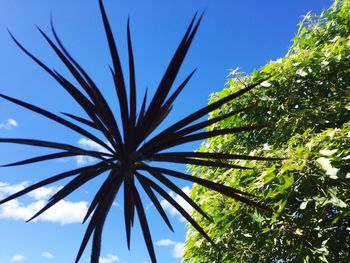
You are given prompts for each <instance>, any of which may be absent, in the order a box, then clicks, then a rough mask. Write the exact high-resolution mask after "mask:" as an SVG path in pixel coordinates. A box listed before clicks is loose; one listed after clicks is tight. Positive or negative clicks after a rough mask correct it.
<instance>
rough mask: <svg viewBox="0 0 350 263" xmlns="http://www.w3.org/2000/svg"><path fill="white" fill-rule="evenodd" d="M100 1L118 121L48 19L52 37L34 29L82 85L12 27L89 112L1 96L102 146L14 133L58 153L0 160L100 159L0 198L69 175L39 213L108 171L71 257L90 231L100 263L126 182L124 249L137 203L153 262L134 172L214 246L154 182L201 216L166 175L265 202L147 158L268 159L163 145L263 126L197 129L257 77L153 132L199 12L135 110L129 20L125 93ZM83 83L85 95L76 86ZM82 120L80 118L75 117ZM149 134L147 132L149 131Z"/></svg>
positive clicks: (167, 106) (221, 163) (217, 162)
mask: <svg viewBox="0 0 350 263" xmlns="http://www.w3.org/2000/svg"><path fill="white" fill-rule="evenodd" d="M99 6H100V10H101V14H102V20H103V25H104V29H105V32H106V36H107V40H108V45H109V49H110V54H111V58H112V61H113V67H110V70H111V73H112V77H113V80H114V84H115V90H116V93H117V97H118V102H119V107H120V113H121V124H119V123H117V121H116V119H115V116H114V114H113V112H112V109H111V108H110V106H109V105H108V103H107V102H106V100H105V98H104V97H103V95H102V93H101V90H100V89H99V88H98V87H97V85H96V84H95V83H94V81H93V80H92V79H91V78H90V76H89V75H88V74H87V73H86V72H85V71H84V69H83V68H82V67H81V66H80V65H79V64H78V63H77V62H76V61H75V60H74V58H73V57H72V56H71V55H70V54H69V53H68V51H67V50H66V48H65V47H64V46H63V44H62V42H61V40H60V39H59V37H58V36H57V33H56V31H55V29H54V26H53V23H52V22H51V28H52V33H53V36H54V39H55V41H56V43H55V42H54V41H53V40H51V39H50V38H49V37H48V36H47V34H46V33H44V32H43V31H42V30H41V29H40V28H38V29H39V31H40V33H41V34H42V35H43V37H44V38H45V39H46V41H47V42H48V44H49V45H50V46H51V47H52V48H53V50H54V51H55V52H56V54H57V56H58V57H59V58H60V59H61V61H62V62H63V63H64V64H65V66H66V67H67V68H68V70H69V71H70V73H71V74H72V75H73V76H74V78H75V79H76V80H77V82H78V83H79V85H80V88H78V87H77V86H75V85H74V84H73V83H71V82H70V81H68V80H67V79H66V78H65V77H64V76H62V75H61V74H60V73H58V72H57V71H55V70H54V69H50V68H49V67H48V66H46V65H45V64H44V63H42V62H41V61H40V60H39V59H38V58H36V57H35V56H34V55H32V54H31V53H30V52H29V51H28V50H26V49H25V48H24V47H23V46H22V45H21V44H20V43H19V42H18V41H17V40H16V39H15V38H14V36H13V35H12V34H11V33H10V34H11V37H12V38H13V40H14V41H15V43H16V44H17V45H18V46H19V47H20V49H22V50H23V51H24V52H25V53H26V54H27V55H28V56H29V57H30V58H32V59H33V60H34V61H35V62H36V63H37V64H38V65H39V66H40V67H41V68H43V69H44V70H45V71H46V72H47V73H48V74H49V75H51V76H52V77H53V78H54V79H55V80H56V81H57V82H58V83H59V84H60V85H61V86H62V88H64V89H65V90H66V91H67V92H68V93H69V94H70V95H71V96H72V97H73V99H74V100H75V101H76V102H77V103H78V104H79V105H80V106H81V108H82V109H83V110H84V111H85V113H86V114H87V116H88V117H89V118H84V117H80V116H76V115H74V114H71V113H63V115H64V116H65V117H68V118H70V119H72V120H73V121H75V122H71V121H70V120H68V119H67V118H63V117H60V116H58V115H56V114H54V113H51V112H49V111H47V110H44V109H42V108H40V107H37V106H35V105H32V104H29V103H27V102H24V101H21V100H18V99H15V98H12V97H9V96H6V95H4V94H0V96H1V97H2V98H4V99H6V100H8V101H11V102H13V103H15V104H17V105H20V106H22V107H24V108H27V109H29V110H31V111H33V112H36V113H38V114H40V115H42V116H45V117H47V118H49V119H51V120H53V121H55V122H57V123H59V124H61V125H63V126H65V127H67V128H69V129H71V130H73V131H75V132H77V133H79V134H81V135H83V136H86V137H87V138H89V139H90V140H92V141H94V142H95V143H97V144H98V145H100V146H102V147H104V148H105V149H106V151H103V152H99V151H89V150H85V149H82V148H79V147H76V146H73V145H69V144H64V143H58V142H52V141H44V140H36V139H18V138H0V142H1V143H14V144H24V145H31V146H37V147H46V148H52V149H57V150H59V151H58V152H57V153H53V154H47V155H43V156H38V157H34V158H30V159H26V160H23V161H19V162H15V163H11V164H7V165H3V166H18V165H25V164H30V163H37V162H41V161H46V160H53V159H57V158H63V157H71V156H79V155H83V156H89V157H93V158H96V159H98V162H97V163H95V164H92V165H88V166H85V167H82V168H78V169H73V170H70V171H67V172H63V173H60V174H57V175H55V176H52V177H49V178H47V179H45V180H42V181H40V182H37V183H35V184H33V185H31V186H29V187H27V188H25V189H23V190H21V191H19V192H17V193H15V194H12V195H11V196H8V197H7V198H5V199H3V200H2V201H0V204H4V203H6V202H8V201H10V200H13V199H15V198H17V197H19V196H22V195H24V194H26V193H29V192H30V191H33V190H35V189H37V188H40V187H43V186H45V185H48V184H51V183H54V182H57V181H59V180H62V179H65V178H69V177H73V179H72V180H71V181H70V182H69V183H67V184H66V185H65V186H64V187H63V188H62V189H60V190H59V191H58V192H57V193H56V194H54V195H53V196H52V197H51V198H50V199H49V201H48V202H47V204H46V205H45V206H44V207H43V208H42V209H41V210H40V211H38V212H37V213H36V214H35V215H34V216H33V217H32V218H30V219H29V220H28V221H30V220H32V219H34V218H36V217H38V216H39V215H40V214H42V213H43V212H45V211H46V210H47V209H49V208H50V207H52V206H53V205H55V204H56V203H57V202H59V201H60V200H62V199H63V198H65V197H66V196H68V195H69V194H71V193H72V192H73V191H75V190H76V189H78V188H79V187H81V186H82V185H84V184H85V183H87V182H88V181H90V180H92V179H94V178H96V177H97V176H100V175H101V174H103V173H108V176H107V178H106V179H105V181H104V182H103V183H102V185H101V186H100V188H99V189H98V191H97V193H96V195H95V196H94V198H93V200H92V202H91V205H90V207H89V209H88V211H87V213H86V216H85V219H84V220H83V222H85V221H87V219H90V221H89V223H88V226H87V229H86V232H85V235H84V237H83V240H82V243H81V245H80V249H79V251H78V254H77V257H76V260H75V262H78V261H79V259H80V258H81V256H82V253H83V251H84V250H85V248H86V245H87V243H88V241H89V240H90V238H91V237H92V253H91V262H92V263H98V261H99V255H100V249H101V236H102V230H103V226H104V223H105V219H106V216H107V214H108V212H109V210H110V208H111V206H112V203H113V201H114V199H115V198H116V195H117V193H118V191H119V189H120V188H121V187H124V217H125V228H126V239H127V245H128V248H129V249H130V232H131V227H132V226H133V223H134V217H135V209H136V212H137V215H138V218H139V220H140V225H141V228H142V232H143V236H144V239H145V243H146V246H147V249H148V252H149V255H150V257H151V260H152V262H156V256H155V252H154V248H153V242H152V238H151V233H150V230H149V226H148V221H147V217H146V214H145V210H144V207H143V204H142V200H141V198H140V194H139V189H137V188H136V185H135V182H136V180H137V181H138V182H139V184H140V185H141V187H142V188H143V190H144V192H145V193H146V194H147V195H148V197H149V198H150V200H151V201H152V202H153V204H154V206H155V208H156V209H157V211H158V212H159V214H160V216H161V217H162V218H163V219H164V221H165V223H166V224H167V225H168V227H169V228H170V229H171V230H172V231H173V228H172V226H171V224H170V221H169V219H168V217H167V215H166V213H165V211H164V210H163V208H162V206H161V204H160V201H159V200H158V198H157V196H156V194H159V195H160V196H161V197H162V198H164V199H165V200H167V201H168V202H169V203H170V204H171V205H172V206H174V207H175V208H176V209H177V210H178V211H179V212H180V214H182V215H183V216H184V218H186V219H187V220H188V222H189V223H190V224H192V225H193V227H194V228H196V229H197V230H198V232H199V233H201V234H202V235H203V236H204V237H205V238H206V239H207V240H208V241H209V242H210V243H212V244H213V246H215V243H214V242H213V241H212V240H211V239H210V237H209V236H208V235H207V234H206V233H205V232H204V231H203V229H202V228H201V227H200V226H199V224H198V223H197V222H196V221H194V220H193V218H192V217H191V215H189V214H188V213H187V212H186V211H185V210H184V209H183V208H182V207H181V206H180V205H179V204H178V203H177V202H176V201H175V200H174V199H173V198H172V197H171V196H170V195H169V194H168V192H167V191H166V190H164V188H163V187H162V186H160V184H159V183H161V184H162V185H163V186H166V187H167V188H168V189H170V190H172V191H173V192H175V193H177V194H178V195H179V196H181V197H182V198H184V199H185V200H186V201H187V202H188V203H189V204H190V205H191V206H192V207H193V208H194V209H196V210H197V211H198V212H200V213H201V214H202V215H203V217H205V218H207V219H208V220H210V217H209V216H208V215H206V213H205V212H203V210H202V209H201V208H200V207H199V206H198V205H197V204H196V203H194V202H193V201H192V200H191V199H190V198H189V197H188V196H187V195H186V194H185V193H183V192H182V190H181V189H180V188H179V187H178V186H176V185H175V184H174V183H173V182H172V181H171V180H170V179H169V177H175V178H180V179H183V180H187V181H189V182H193V183H197V184H200V185H203V186H205V187H207V188H209V189H212V190H214V191H217V192H220V193H222V194H224V195H226V196H229V197H232V198H235V199H237V200H239V201H241V202H243V203H246V204H249V205H253V206H256V207H260V208H263V209H267V208H266V207H264V206H263V205H261V204H259V203H258V202H257V201H256V200H255V197H254V196H252V195H250V194H248V193H244V192H242V191H239V190H237V189H234V188H231V187H228V186H225V185H222V184H219V183H216V182H212V181H209V180H205V179H202V178H198V177H195V176H191V175H188V174H185V173H182V172H179V171H175V170H171V169H167V168H162V167H156V166H152V165H151V164H150V162H151V161H157V162H169V163H181V164H192V165H200V166H211V167H222V168H237V169H248V168H247V167H241V166H237V165H234V164H231V163H230V162H229V161H228V160H233V159H247V160H271V159H272V158H264V157H257V156H245V155H234V154H228V153H214V152H171V151H170V152H169V151H166V150H168V149H171V148H172V147H174V146H178V145H181V144H185V143H188V142H193V141H198V140H203V139H207V138H211V137H214V136H219V135H225V134H232V133H237V132H249V131H253V130H257V129H261V128H263V127H266V125H256V126H244V127H234V128H229V129H221V130H211V131H203V128H205V127H208V126H210V125H212V124H215V123H217V122H219V121H221V120H224V119H226V118H229V117H230V116H233V115H234V114H238V113H240V112H243V111H244V110H245V109H246V108H242V109H241V110H238V111H235V112H230V113H227V114H224V115H222V116H220V117H216V118H214V119H211V120H206V121H199V119H200V118H201V117H203V116H205V115H206V114H208V113H210V112H211V111H213V110H216V109H218V108H220V107H221V106H222V105H224V104H225V103H227V102H228V101H231V100H233V99H235V98H237V97H238V96H240V95H242V94H244V93H245V92H248V91H249V90H251V89H253V88H254V87H256V86H258V85H259V84H260V83H261V82H262V81H261V82H258V83H255V84H253V85H251V86H248V87H245V88H244V89H241V90H240V91H238V92H236V93H234V94H232V95H229V96H227V97H226V98H223V99H221V100H219V101H217V102H215V103H213V104H211V105H209V106H205V107H203V108H201V109H200V110H198V111H196V112H194V113H192V114H190V115H188V116H187V117H185V118H183V119H181V120H179V121H177V122H175V123H174V124H173V125H171V126H170V127H169V128H166V129H165V130H163V131H161V132H159V133H158V134H157V135H155V136H153V137H151V136H150V135H151V134H152V132H153V131H155V129H156V128H157V127H159V125H160V124H161V123H162V122H163V120H164V119H165V118H166V117H167V116H168V114H169V112H170V111H171V109H172V104H173V102H174V100H175V99H176V98H177V96H178V95H179V94H180V92H181V91H182V90H183V88H184V87H185V86H186V84H187V83H188V81H189V80H190V78H191V77H192V75H193V74H194V72H195V71H192V72H191V73H190V74H189V75H188V77H187V78H186V79H185V80H184V81H183V82H182V83H181V85H180V86H178V87H177V88H176V89H175V91H174V92H173V93H171V94H169V93H170V89H171V87H172V86H173V83H174V80H175V78H176V76H177V73H178V71H179V69H180V67H181V64H182V62H183V60H184V58H185V56H186V53H187V51H188V49H189V47H190V44H191V42H192V40H193V38H194V36H195V33H196V31H197V29H198V26H199V24H200V21H201V19H202V15H201V16H200V17H199V18H198V19H197V17H196V15H195V16H194V18H193V19H192V21H191V23H190V25H189V27H188V29H187V31H186V33H185V35H184V37H183V38H182V40H181V42H180V44H179V46H178V48H177V50H176V52H175V54H174V56H173V58H172V60H171V61H170V64H169V66H168V68H167V69H166V71H165V74H164V76H163V78H162V80H161V81H160V84H159V86H158V88H157V90H156V92H155V94H154V96H153V98H152V100H151V101H150V102H149V103H148V106H146V105H147V91H146V93H145V95H144V97H143V102H142V105H141V108H140V111H139V112H138V113H137V105H136V104H137V103H136V101H137V100H136V97H137V95H136V81H135V68H134V57H133V50H132V41H131V36H130V26H129V21H128V25H127V43H128V53H129V54H128V55H129V78H130V79H129V84H130V87H129V88H130V90H129V98H128V97H127V92H126V87H125V81H124V76H123V73H122V67H121V62H120V60H119V55H118V51H117V47H116V45H115V42H114V38H113V34H112V30H111V27H110V25H109V22H108V19H107V16H106V12H105V9H104V6H103V3H102V0H99ZM81 89H82V90H84V91H85V93H86V95H85V94H84V93H83V92H82V91H81ZM76 123H78V124H80V125H81V126H80V125H78V124H76ZM86 128H89V129H92V130H97V131H98V132H100V133H101V135H103V136H104V137H103V138H99V137H97V136H95V135H93V134H92V133H91V132H89V129H86ZM149 137H151V138H149Z"/></svg>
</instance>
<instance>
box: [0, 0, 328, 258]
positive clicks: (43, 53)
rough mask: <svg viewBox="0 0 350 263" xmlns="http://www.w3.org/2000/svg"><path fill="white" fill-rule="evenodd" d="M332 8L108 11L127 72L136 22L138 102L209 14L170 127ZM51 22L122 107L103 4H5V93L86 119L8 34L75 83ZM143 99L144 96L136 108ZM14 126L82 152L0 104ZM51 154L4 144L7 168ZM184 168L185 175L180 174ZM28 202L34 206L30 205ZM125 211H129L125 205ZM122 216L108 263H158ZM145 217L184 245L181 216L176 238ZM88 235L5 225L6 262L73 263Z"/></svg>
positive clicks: (27, 174)
mask: <svg viewBox="0 0 350 263" xmlns="http://www.w3.org/2000/svg"><path fill="white" fill-rule="evenodd" d="M331 3H332V2H331V1H330V0H319V1H315V0H296V1H275V0H274V1H272V0H271V1H243V0H236V1H232V0H231V1H229V0H218V1H212V0H211V1H210V0H202V1H198V0H177V1H170V0H150V1H140V0H137V1H132V0H129V1H126V0H123V1H112V0H106V1H105V7H106V10H107V13H108V15H109V19H110V21H111V25H112V27H113V30H114V34H115V36H116V42H117V44H118V48H119V50H120V55H121V59H122V61H123V65H124V67H125V69H126V68H127V64H126V62H127V57H126V54H127V49H126V21H127V18H128V15H130V18H131V28H132V38H133V45H134V49H135V60H136V74H137V85H138V91H139V94H143V92H144V90H145V88H146V87H149V91H150V94H152V91H154V88H155V87H156V86H157V84H158V83H159V81H160V78H161V76H162V74H163V73H164V70H165V68H166V66H167V64H168V62H169V60H170V58H171V56H172V54H173V52H174V51H175V48H176V47H177V45H178V43H179V41H180V39H181V37H182V35H183V34H184V32H185V30H186V28H187V25H188V23H189V22H190V20H191V18H192V16H193V15H194V13H195V12H196V11H200V12H201V11H203V10H204V9H205V10H206V12H205V16H204V20H203V22H202V24H201V26H200V29H199V31H198V34H197V37H196V38H195V40H194V42H193V45H192V47H191V49H190V52H189V54H188V56H187V58H186V61H185V63H184V65H183V68H182V70H181V72H180V74H179V78H178V82H177V83H179V81H181V80H182V79H183V78H184V77H185V76H186V74H188V73H189V72H190V71H191V70H192V69H193V68H196V67H198V71H197V73H196V74H195V76H194V77H193V79H192V80H191V82H190V83H189V85H188V87H187V89H186V90H185V91H184V92H183V94H182V96H180V98H179V100H178V101H177V102H176V103H175V106H174V110H173V112H172V114H171V115H170V119H169V122H168V123H171V122H172V121H173V120H174V119H176V118H178V117H181V116H185V115H186V114H187V113H190V112H191V111H193V110H195V109H198V108H199V107H200V106H204V105H206V103H207V101H208V96H209V95H210V94H211V93H213V92H216V91H220V90H221V89H222V88H223V87H224V85H225V82H226V80H227V79H226V77H227V75H228V73H229V71H230V70H231V69H235V68H236V67H240V68H241V70H242V71H244V72H247V73H249V72H251V71H252V70H254V69H257V68H259V67H260V66H263V65H264V64H266V63H267V62H268V61H269V60H275V59H278V58H280V57H283V56H284V55H285V54H286V52H287V50H288V47H289V46H290V45H291V42H290V40H291V39H292V38H293V37H294V35H295V34H296V32H297V24H298V22H299V21H300V20H301V19H302V17H303V15H305V14H306V13H307V12H308V11H313V12H315V13H320V12H321V10H322V9H324V8H327V7H329V6H330V5H331ZM51 13H52V15H53V17H54V21H55V25H56V29H57V31H58V33H59V35H60V36H61V38H62V40H63V42H64V43H65V44H66V46H67V48H68V50H69V51H70V52H71V53H72V54H73V55H74V56H75V58H77V60H78V61H79V62H80V63H81V64H82V65H83V66H84V67H85V68H86V70H87V71H88V72H89V73H90V74H91V76H92V77H93V79H94V80H95V81H96V82H97V83H98V84H99V85H100V87H101V89H102V90H103V93H104V94H105V95H106V97H107V98H108V101H109V103H110V104H111V105H115V103H116V98H115V94H114V90H113V86H112V80H111V77H110V74H109V70H108V66H107V65H108V64H110V63H111V60H110V57H109V52H108V46H107V42H106V39H105V35H104V32H103V28H102V22H101V17H100V12H99V9H98V3H97V0H93V1H92V0H85V1H83V0H75V1H68V0H51V1H43V0H42V1H39V0H32V1H20V0H2V1H0V92H1V93H4V94H7V95H9V96H14V97H17V98H19V99H23V100H26V101H29V102H31V103H34V104H37V105H40V106H42V107H44V108H47V109H49V110H51V111H53V112H60V111H66V112H67V111H68V112H75V113H80V112H81V110H80V109H79V107H78V106H77V105H76V104H75V103H74V102H73V100H72V99H71V98H70V97H69V96H68V95H67V94H66V93H65V91H64V90H63V89H61V88H59V86H58V85H57V84H56V83H55V81H54V80H53V79H51V78H50V77H49V76H48V75H47V74H46V73H44V71H43V70H41V69H40V68H39V67H38V66H37V65H36V64H35V63H34V62H32V61H31V60H30V59H29V58H28V57H27V56H26V55H25V54H24V53H23V52H21V51H20V50H19V49H18V48H17V47H16V46H15V44H14V43H13V41H12V40H11V39H10V37H9V34H8V33H7V29H6V28H9V29H10V30H11V32H13V33H14V35H15V36H16V37H17V38H18V40H19V41H20V42H21V43H23V44H24V45H25V46H26V47H27V48H28V49H29V50H31V51H32V52H33V53H34V54H36V55H38V56H39V57H40V58H42V59H43V61H45V62H46V63H47V64H48V65H50V66H52V67H54V68H55V69H57V70H59V71H60V72H63V73H65V74H66V75H67V76H69V75H68V74H67V71H66V69H65V68H64V67H63V66H62V64H61V63H60V62H59V60H58V59H57V57H56V56H55V54H54V53H53V52H52V50H50V48H49V47H48V45H47V43H46V42H45V40H44V39H43V38H42V37H41V36H40V34H39V33H38V31H37V30H36V28H35V25H38V26H40V27H41V28H43V29H44V30H46V31H47V32H48V31H49V25H50V14H51ZM125 73H127V71H126V72H125ZM141 99H142V98H141V96H140V97H139V98H138V100H139V101H140V100H141ZM116 112H117V111H116ZM9 118H13V119H14V120H16V121H17V122H18V127H13V128H12V129H3V128H1V129H0V137H19V138H21V137H22V138H37V139H48V140H57V141H59V142H67V143H72V144H75V145H77V142H78V140H79V139H80V138H81V137H80V136H79V135H77V134H75V133H73V132H71V131H69V130H67V129H64V128H62V127H60V126H58V125H56V124H55V123H52V122H51V121H49V120H46V119H44V118H41V117H40V116H37V115H35V114H33V113H31V112H29V111H26V110H24V109H22V108H19V107H18V106H15V105H13V104H10V103H8V102H6V101H4V100H1V101H0V123H4V122H6V120H7V119H9ZM197 146H198V144H194V145H190V146H187V148H188V149H190V150H192V149H195V148H196V147H197ZM43 152H47V151H46V150H45V149H44V150H43V149H34V148H30V147H25V146H14V145H5V144H3V145H0V163H7V162H11V161H16V160H20V159H23V158H25V157H29V156H34V155H36V154H39V153H43ZM75 166H76V163H75V162H74V160H69V161H67V162H55V161H54V162H48V163H44V164H39V165H30V166H27V167H18V168H1V170H0V176H1V177H0V182H6V183H9V184H11V185H13V184H18V183H21V182H23V181H32V182H34V181H36V180H39V179H40V178H44V177H45V176H49V175H54V174H55V172H56V173H58V172H59V171H64V170H65V169H69V168H72V169H73V168H74V167H75ZM178 169H180V170H182V171H184V170H185V168H184V167H182V166H180V167H178ZM99 182H100V181H98V180H97V181H94V182H93V183H90V184H88V185H87V186H84V187H82V189H81V190H80V191H78V192H77V193H75V194H73V195H72V196H71V197H70V198H68V200H70V201H74V202H77V201H87V202H89V200H91V196H92V194H93V193H94V189H96V187H97V186H98V185H99ZM63 183H64V182H62V184H63ZM62 184H57V185H58V186H60V185H62ZM187 185H188V184H187ZM180 186H181V187H184V186H186V184H184V183H182V182H180ZM189 186H190V185H189ZM0 190H1V189H0ZM0 192H1V191H0ZM22 202H23V203H26V202H30V200H26V199H25V198H24V199H23V201H22ZM117 202H118V203H122V201H121V200H119V199H118V200H117ZM148 203H149V200H145V205H147V204H148ZM0 211H1V210H0ZM122 213H123V212H122V208H120V207H114V208H113V209H112V210H111V213H110V216H109V220H108V221H107V224H106V227H105V231H104V238H103V249H102V253H101V257H106V256H107V255H108V254H113V255H116V256H118V257H119V261H110V262H128V263H142V262H150V260H149V256H148V253H147V250H146V247H145V245H144V242H143V237H142V234H141V232H140V230H139V226H138V224H136V226H135V228H134V230H133V233H132V234H133V235H132V248H131V251H130V252H129V251H128V250H127V247H126V242H125V232H124V229H123V228H124V222H123V218H122ZM147 216H148V217H149V219H150V222H151V231H152V232H153V234H154V235H153V239H154V242H157V241H159V240H162V239H170V240H172V241H174V242H178V243H182V242H184V240H185V233H186V228H185V224H184V223H183V222H180V221H179V220H178V218H177V217H172V218H171V219H172V222H173V224H174V227H175V231H176V232H175V233H171V232H170V231H169V230H168V229H167V228H166V226H165V224H164V223H162V221H161V220H160V219H159V216H158V214H157V213H156V211H155V210H154V208H152V207H150V208H149V209H148V210H147ZM84 231H85V226H82V225H81V224H79V223H78V224H77V223H76V224H66V225H61V224H57V223H51V222H34V223H25V222H24V221H23V220H12V219H0V233H1V238H0V263H9V262H11V258H12V259H14V258H13V256H15V255H18V254H21V255H23V256H25V259H23V262H28V263H43V262H52V263H56V262H57V263H58V262H60V263H63V262H73V260H74V259H75V255H76V252H77V250H78V247H79V244H80V241H81V238H82V236H83V233H84ZM155 248H156V254H157V257H158V261H159V262H161V263H162V262H169V263H172V262H180V261H181V260H180V259H175V258H173V256H172V249H173V246H166V247H161V246H155ZM43 251H48V252H50V253H51V254H53V256H54V257H53V258H52V259H47V258H44V257H42V256H41V253H42V252H43ZM89 252H90V246H88V249H87V250H86V252H85V254H84V256H83V257H82V259H81V262H89ZM105 262H108V261H105Z"/></svg>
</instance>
